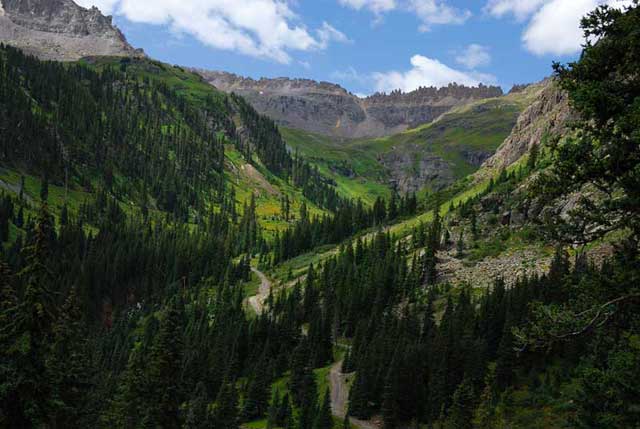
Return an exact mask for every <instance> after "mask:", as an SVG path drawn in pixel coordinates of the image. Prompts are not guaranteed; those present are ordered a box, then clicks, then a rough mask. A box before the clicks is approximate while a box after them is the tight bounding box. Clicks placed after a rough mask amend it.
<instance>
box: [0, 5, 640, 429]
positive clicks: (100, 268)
mask: <svg viewBox="0 0 640 429" xmlns="http://www.w3.org/2000/svg"><path fill="white" fill-rule="evenodd" d="M225 7H229V6H225ZM281 7H284V6H281ZM598 11H599V13H596V14H593V15H589V17H590V18H589V19H588V20H585V21H583V23H582V25H583V26H584V29H585V30H587V31H592V32H598V34H599V37H600V38H601V39H600V41H598V42H594V43H589V44H586V45H585V46H584V47H583V52H582V56H581V57H580V58H579V59H578V60H576V62H573V63H568V64H566V65H563V64H560V63H558V64H556V65H554V68H553V70H549V73H550V74H552V76H551V77H549V78H546V79H544V80H541V81H540V82H537V83H531V84H527V85H516V86H514V87H513V89H512V90H511V91H509V92H508V93H506V94H505V93H503V90H502V89H501V88H500V87H497V86H487V85H483V84H480V83H478V84H476V85H472V86H468V85H458V84H455V83H450V84H448V85H444V86H439V87H434V86H432V87H430V86H420V87H419V88H417V89H415V90H412V91H400V90H395V91H392V92H390V93H379V92H377V93H372V94H371V95H370V96H367V97H364V96H363V97H361V96H356V95H354V94H352V93H351V92H349V91H348V90H346V89H344V88H343V87H341V86H339V85H337V84H333V83H329V82H317V81H314V80H310V79H296V78H290V77H287V78H274V79H267V78H262V79H251V78H244V77H241V76H238V75H235V74H231V73H227V72H220V71H208V70H202V69H196V68H191V67H188V66H186V65H185V66H180V65H172V64H168V63H165V62H162V61H158V60H155V59H153V58H150V57H148V56H147V55H146V54H144V53H143V51H142V50H139V49H136V48H134V47H133V46H131V45H130V44H129V43H128V42H127V41H126V39H125V36H124V35H123V33H122V32H121V31H120V30H119V29H118V28H116V27H115V26H114V25H113V23H112V19H111V17H109V16H105V15H103V14H102V13H101V12H100V11H99V10H98V9H97V8H91V9H85V8H83V7H81V6H79V5H77V4H76V3H75V2H73V1H72V0H28V1H26V0H25V1H21V0H0V42H1V44H0V243H1V248H0V287H1V289H0V427H18V428H22V427H24V428H30V427H34V428H36V427H37V428H58V427H65V428H66V427H68V428H76V427H78V428H80V427H96V428H188V429H205V428H219V429H339V428H340V429H347V428H351V427H353V428H364V429H371V428H380V429H403V428H418V429H420V428H422V429H426V428H437V429H471V428H495V429H499V428H523V429H524V428H545V429H546V428H551V429H561V428H567V427H584V428H602V427H635V426H637V424H638V422H639V421H640V418H639V415H638V412H637V409H638V403H637V402H638V395H637V393H640V392H638V388H637V386H635V385H633V383H629V382H628V380H633V379H636V378H637V377H638V376H639V375H640V347H639V345H638V344H639V342H638V338H639V335H640V325H639V323H638V317H637V314H638V303H639V292H638V279H640V262H639V261H640V256H639V254H640V247H639V245H638V243H639V242H640V240H639V237H640V212H639V211H638V207H640V206H639V205H638V201H640V199H639V198H640V196H639V195H638V189H640V182H639V175H638V171H639V170H638V165H639V164H638V163H639V162H640V155H639V153H638V150H639V149H638V148H639V147H640V145H639V144H638V129H639V127H640V126H639V123H638V101H637V100H638V99H640V98H639V97H640V95H639V91H638V88H640V86H639V85H638V76H637V73H633V72H630V70H631V71H633V70H636V69H637V67H636V66H638V56H637V55H635V54H637V49H636V48H637V46H640V40H639V38H638V37H639V36H638V32H637V31H636V29H637V28H638V24H639V23H640V6H639V5H638V3H637V2H634V4H633V6H631V7H630V8H629V9H628V10H624V11H621V10H618V9H609V8H606V7H605V8H601V9H598ZM325 24H326V23H325ZM327 25H328V24H327ZM323 28H325V30H326V28H327V27H326V26H325V27H323ZM334 30H335V29H334ZM335 31H337V30H335ZM319 34H320V33H319ZM318 37H320V36H318ZM334 37H338V36H336V35H335V34H334ZM338 38H339V37H338ZM629 47H633V48H634V49H636V50H635V51H633V50H630V49H629ZM316 48H318V47H317V46H316ZM629 52H631V53H629ZM605 71H606V73H605ZM468 72H469V73H471V71H468Z"/></svg>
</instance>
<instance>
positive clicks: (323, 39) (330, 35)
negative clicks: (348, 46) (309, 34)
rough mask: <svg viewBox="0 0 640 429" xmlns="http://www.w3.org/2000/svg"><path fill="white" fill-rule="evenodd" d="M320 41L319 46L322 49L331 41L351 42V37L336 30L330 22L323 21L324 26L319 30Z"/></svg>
mask: <svg viewBox="0 0 640 429" xmlns="http://www.w3.org/2000/svg"><path fill="white" fill-rule="evenodd" d="M317 33H318V39H319V43H318V46H319V47H320V48H322V49H326V48H327V46H328V45H329V42H340V43H347V42H351V40H349V38H348V37H347V36H346V35H345V34H344V33H343V32H341V31H339V30H336V29H335V28H334V27H333V26H331V25H330V24H328V23H326V22H323V23H322V27H320V28H319V29H318V31H317Z"/></svg>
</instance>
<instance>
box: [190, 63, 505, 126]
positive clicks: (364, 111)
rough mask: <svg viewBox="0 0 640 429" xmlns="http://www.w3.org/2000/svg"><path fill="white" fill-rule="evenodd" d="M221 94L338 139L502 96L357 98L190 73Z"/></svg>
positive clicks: (458, 89) (290, 84)
mask: <svg viewBox="0 0 640 429" xmlns="http://www.w3.org/2000/svg"><path fill="white" fill-rule="evenodd" d="M195 71H196V72H197V73H199V74H201V75H202V76H203V77H204V78H205V79H206V80H207V81H208V82H209V83H211V84H212V85H214V86H215V87H216V88H218V89H220V90H222V91H225V92H235V93H236V94H238V95H242V96H243V97H245V98H246V99H247V100H248V101H249V102H250V103H251V104H252V105H253V107H254V108H255V109H256V110H257V111H258V112H260V113H263V114H265V115H267V116H269V117H271V118H272V119H274V120H275V121H276V122H278V123H279V124H280V125H283V126H286V127H291V128H298V129H302V130H305V131H310V132H315V133H320V134H324V135H329V136H334V137H340V138H360V137H382V136H388V135H392V134H396V133H399V132H402V131H405V130H407V129H409V128H413V127H416V126H418V125H421V124H425V123H428V122H431V121H433V120H434V119H436V118H438V117H439V116H440V115H442V114H443V113H446V112H448V111H449V110H451V108H453V107H456V106H460V105H463V104H466V103H469V102H471V101H474V100H480V99H484V98H490V97H497V96H500V95H502V90H501V89H500V88H498V87H490V86H483V85H480V86H479V87H473V88H471V87H465V86H460V85H455V84H452V85H449V86H448V87H444V88H439V89H438V88H420V89H418V90H416V91H413V92H410V93H402V92H399V91H394V92H392V93H391V94H374V95H372V96H370V97H366V98H360V97H357V96H356V95H354V94H351V93H350V92H348V91H347V90H345V89H344V88H342V87H341V86H339V85H335V84H332V83H327V82H316V81H312V80H308V79H288V78H278V79H265V78H263V79H259V80H254V79H251V78H244V77H241V76H237V75H235V74H231V73H225V72H217V71H205V70H195Z"/></svg>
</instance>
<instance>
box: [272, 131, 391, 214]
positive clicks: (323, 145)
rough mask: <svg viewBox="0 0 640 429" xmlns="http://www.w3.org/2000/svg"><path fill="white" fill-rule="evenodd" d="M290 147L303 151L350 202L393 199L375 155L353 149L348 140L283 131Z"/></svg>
mask: <svg viewBox="0 0 640 429" xmlns="http://www.w3.org/2000/svg"><path fill="white" fill-rule="evenodd" d="M280 131H281V133H282V135H283V137H284V138H285V141H286V142H287V144H288V145H289V146H290V147H291V148H292V149H294V150H299V151H300V153H301V154H302V155H304V156H305V158H307V159H309V161H310V162H312V163H313V164H314V165H316V166H317V167H318V169H319V170H320V171H321V172H322V173H323V174H324V175H326V176H328V177H331V178H332V179H333V180H334V181H335V182H336V184H337V187H338V191H339V192H340V193H341V194H342V195H343V196H345V197H347V198H352V199H356V198H360V199H362V201H364V202H366V203H369V204H373V202H374V201H375V199H376V198H377V197H383V198H386V197H388V196H389V193H390V191H389V188H388V187H387V186H386V185H385V184H384V183H385V182H386V179H387V175H386V171H385V170H384V168H383V166H382V165H381V164H380V163H379V162H378V160H377V159H376V153H375V152H374V151H368V150H365V149H359V148H354V147H352V146H351V145H350V144H349V142H348V141H346V140H336V139H334V138H331V137H328V136H323V135H320V134H314V133H310V132H307V131H302V130H295V129H291V128H282V127H281V128H280Z"/></svg>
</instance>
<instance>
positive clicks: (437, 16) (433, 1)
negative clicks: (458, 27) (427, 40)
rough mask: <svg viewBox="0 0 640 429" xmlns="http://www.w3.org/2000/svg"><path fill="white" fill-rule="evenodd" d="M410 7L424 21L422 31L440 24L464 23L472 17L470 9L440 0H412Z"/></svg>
mask: <svg viewBox="0 0 640 429" xmlns="http://www.w3.org/2000/svg"><path fill="white" fill-rule="evenodd" d="M409 9H410V10H411V11H413V12H414V13H415V14H416V15H417V16H418V18H420V20H421V21H422V25H421V26H420V31H428V30H429V29H430V28H431V27H432V26H433V25H438V24H462V23H464V22H465V21H466V20H467V19H469V18H470V17H471V12H470V11H469V10H460V9H456V8H454V7H451V6H449V5H448V4H447V3H445V2H443V1H439V0H411V1H410V2H409Z"/></svg>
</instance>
